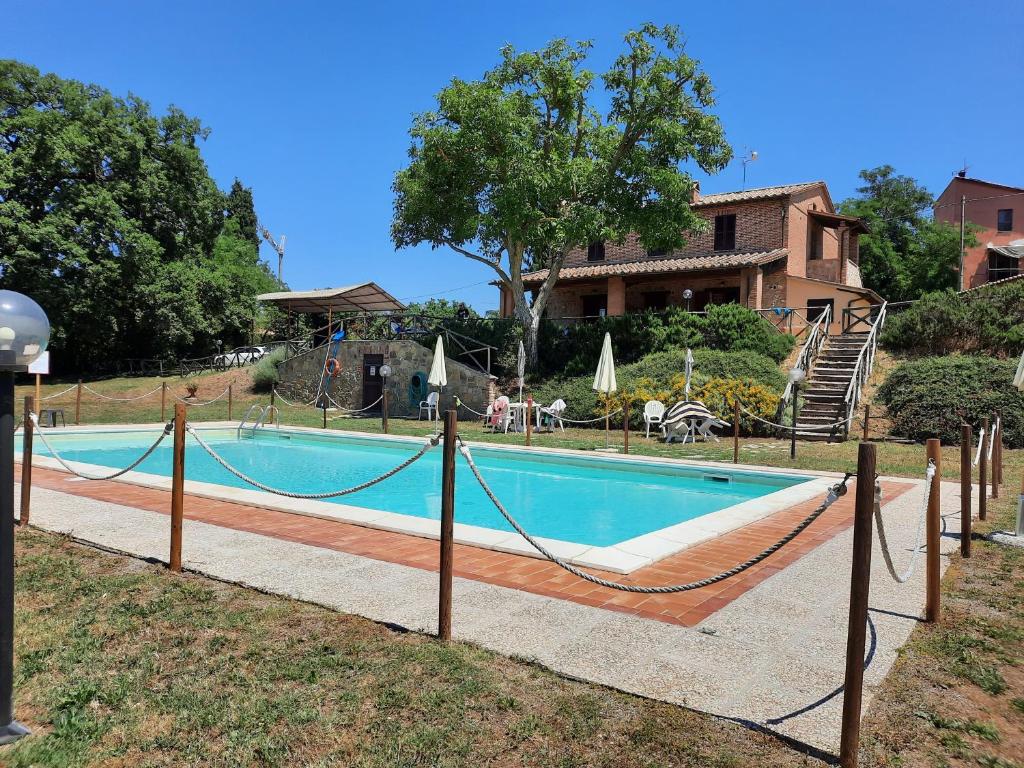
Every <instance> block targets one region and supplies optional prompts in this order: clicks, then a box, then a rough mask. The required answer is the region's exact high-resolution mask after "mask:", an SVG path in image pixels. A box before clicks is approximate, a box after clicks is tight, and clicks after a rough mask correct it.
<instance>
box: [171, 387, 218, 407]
mask: <svg viewBox="0 0 1024 768" xmlns="http://www.w3.org/2000/svg"><path fill="white" fill-rule="evenodd" d="M228 391H229V390H228V388H227V387H225V388H224V391H223V392H221V393H220V394H219V395H217V396H216V397H215V398H213V399H212V400H206V401H204V402H201V403H193V402H192V401H191V400H189V399H188V398H186V397H178V396H177V395H173V397H174V399H175V400H177V401H178V402H179V403H184V404H185V405H188V406H190V407H192V408H202V407H203V406H204V405H211V404H213V403H216V402H217V401H218V400H222V399H223V398H225V397H227V394H228Z"/></svg>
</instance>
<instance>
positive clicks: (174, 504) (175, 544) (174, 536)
mask: <svg viewBox="0 0 1024 768" xmlns="http://www.w3.org/2000/svg"><path fill="white" fill-rule="evenodd" d="M171 466H172V470H173V474H172V477H171V555H170V557H169V558H168V565H169V566H170V569H171V570H172V571H174V572H175V573H181V526H182V520H183V518H184V513H185V405H184V403H175V404H174V453H173V459H172V465H171Z"/></svg>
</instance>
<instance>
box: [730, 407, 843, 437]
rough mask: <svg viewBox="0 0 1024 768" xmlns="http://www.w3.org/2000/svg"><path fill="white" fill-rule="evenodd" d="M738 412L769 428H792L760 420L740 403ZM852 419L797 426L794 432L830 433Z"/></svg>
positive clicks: (791, 427) (791, 426) (788, 425)
mask: <svg viewBox="0 0 1024 768" xmlns="http://www.w3.org/2000/svg"><path fill="white" fill-rule="evenodd" d="M740 410H741V411H743V412H744V413H745V414H747V416H750V417H751V418H753V419H756V420H757V421H760V422H762V423H764V424H767V425H768V426H770V427H776V428H778V429H788V430H792V429H793V428H794V427H793V425H792V424H777V423H776V422H774V421H768V420H767V419H762V418H761V417H760V416H758V415H757V414H756V413H751V412H750V411H748V410H747V409H746V407H745V406H744V405H743V403H740ZM853 419H854V416H853V415H850V416H847V417H846V418H845V419H842V420H841V421H835V422H833V423H831V424H818V425H816V426H803V427H801V426H799V425H797V427H796V430H797V432H830V431H831V430H833V429H835V428H836V427H838V426H841V425H843V424H847V423H849V422H851V421H853Z"/></svg>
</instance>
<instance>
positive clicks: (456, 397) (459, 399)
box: [455, 395, 487, 419]
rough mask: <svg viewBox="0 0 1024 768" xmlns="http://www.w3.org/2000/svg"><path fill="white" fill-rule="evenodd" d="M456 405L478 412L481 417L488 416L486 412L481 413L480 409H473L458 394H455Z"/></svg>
mask: <svg viewBox="0 0 1024 768" xmlns="http://www.w3.org/2000/svg"><path fill="white" fill-rule="evenodd" d="M455 405H456V407H461V408H465V409H466V410H467V411H469V412H470V413H473V414H476V415H477V416H480V417H482V418H485V419H486V418H487V414H486V413H480V411H475V410H473V409H472V408H470V407H469V406H468V405H466V404H465V403H464V402H462V398H460V397H459V396H458V395H456V396H455Z"/></svg>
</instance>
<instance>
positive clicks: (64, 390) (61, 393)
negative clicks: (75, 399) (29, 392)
mask: <svg viewBox="0 0 1024 768" xmlns="http://www.w3.org/2000/svg"><path fill="white" fill-rule="evenodd" d="M73 389H78V385H77V384H72V385H71V386H70V387H68V388H67V389H62V390H61V391H60V392H55V393H54V394H52V395H47V396H46V397H41V398H39V399H40V400H53V399H55V398H58V397H60V396H61V395H66V394H67V393H68V392H70V391H71V390H73Z"/></svg>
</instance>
